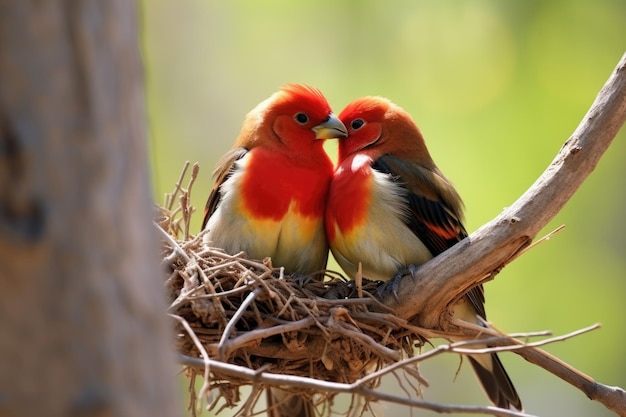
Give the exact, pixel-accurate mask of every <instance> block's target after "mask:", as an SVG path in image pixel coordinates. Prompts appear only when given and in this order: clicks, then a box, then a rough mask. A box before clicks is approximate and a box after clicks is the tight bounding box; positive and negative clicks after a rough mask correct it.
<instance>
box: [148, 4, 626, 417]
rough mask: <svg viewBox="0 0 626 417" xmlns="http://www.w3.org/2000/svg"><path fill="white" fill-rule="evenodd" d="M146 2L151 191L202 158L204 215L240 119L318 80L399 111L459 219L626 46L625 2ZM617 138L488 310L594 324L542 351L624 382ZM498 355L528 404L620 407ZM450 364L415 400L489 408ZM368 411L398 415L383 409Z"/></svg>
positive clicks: (505, 279)
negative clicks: (414, 127) (451, 188)
mask: <svg viewBox="0 0 626 417" xmlns="http://www.w3.org/2000/svg"><path fill="white" fill-rule="evenodd" d="M141 14H142V18H143V22H142V25H143V28H142V34H143V45H144V51H143V52H144V58H145V64H146V80H147V95H148V115H149V127H150V132H149V133H150V135H149V140H150V148H151V160H152V162H153V173H154V187H155V193H156V196H157V199H158V200H159V201H161V199H162V196H163V194H164V193H165V192H168V191H170V190H171V189H172V187H173V184H174V182H175V181H176V179H177V178H178V175H179V173H180V170H181V168H182V166H183V163H184V161H186V160H190V161H192V162H199V163H200V167H201V174H200V178H199V180H198V182H197V183H196V185H195V194H194V195H193V202H192V203H193V204H194V205H195V206H196V207H197V208H198V209H199V210H200V211H201V210H202V207H203V205H204V203H205V200H206V197H207V196H208V193H209V190H210V187H211V178H210V176H211V171H212V170H213V166H214V164H215V163H216V161H217V159H218V158H219V156H220V155H222V154H223V153H224V152H226V151H227V150H228V149H229V148H230V147H231V146H232V143H233V141H234V139H235V137H236V136H237V134H238V132H239V129H240V126H241V122H242V121H243V118H244V116H245V114H246V113H247V112H248V111H249V110H251V109H252V108H253V107H254V106H255V105H256V104H257V103H259V102H260V101H261V100H263V99H265V98H266V97H268V96H269V95H270V94H272V93H273V92H274V91H276V90H277V89H278V88H279V87H280V85H282V84H284V83H287V82H301V83H307V84H310V85H313V86H316V87H318V88H320V89H321V90H322V91H323V92H324V93H325V95H326V97H327V98H328V100H329V102H330V103H331V105H332V106H333V108H334V109H335V111H336V112H337V113H338V112H340V111H341V109H342V108H343V106H344V105H345V104H347V103H348V102H349V101H351V100H353V99H354V98H356V97H359V96H364V95H382V96H386V97H388V98H390V99H392V100H393V101H394V102H396V103H397V104H399V105H400V106H402V107H404V108H405V109H406V110H407V111H409V112H410V113H411V114H412V115H413V116H414V118H415V120H416V121H417V123H418V124H419V126H420V127H421V129H422V131H423V133H424V135H425V137H426V141H427V144H428V146H429V148H430V151H431V154H432V155H433V157H434V159H435V161H436V162H437V164H438V165H439V167H440V168H441V169H442V170H443V172H444V173H445V174H446V175H447V176H448V177H449V178H450V179H451V180H452V181H453V182H454V183H455V185H456V186H457V188H458V190H459V191H460V193H461V195H462V196H463V198H464V200H465V205H466V227H467V229H468V231H470V232H471V231H474V230H476V229H477V228H478V227H480V226H481V225H483V224H484V223H486V222H487V221H489V220H490V219H492V218H493V217H494V216H496V215H497V214H498V213H499V212H500V211H501V210H502V208H503V207H506V206H508V205H510V204H512V203H513V202H514V201H515V199H516V198H517V197H518V196H520V195H521V193H523V192H524V191H525V190H526V189H527V188H528V187H529V186H530V185H531V184H532V183H533V182H534V180H535V179H536V178H537V176H539V175H540V174H541V172H542V171H543V170H544V169H545V168H546V166H547V165H548V164H549V163H550V161H551V160H552V159H553V157H554V156H555V154H556V153H557V152H558V150H559V148H560V147H561V145H562V143H563V142H564V141H565V140H566V139H567V138H568V137H569V135H570V134H571V133H572V132H573V131H574V129H575V128H576V126H577V124H578V123H579V121H580V120H581V119H582V117H583V116H584V114H585V112H586V111H587V109H588V107H589V106H590V104H591V103H592V101H593V99H594V98H595V96H596V94H597V92H598V91H599V90H600V88H601V87H602V85H603V84H604V82H605V81H606V79H607V78H608V76H609V75H610V73H611V72H612V71H613V68H614V67H615V65H616V63H617V62H618V60H619V59H620V57H621V56H622V54H623V53H624V52H625V51H626V2H624V1H618V0H615V1H610V0H596V1H593V2H592V1H496V0H493V1H488V0H485V1H452V0H445V1H443V0H440V1H415V0H404V1H393V0H386V1H356V0H350V1H329V0H316V1H311V2H307V1H298V2H296V1H292V2H288V1H278V0H274V1H254V0H249V1H243V0H242V1H238V0H233V1H208V0H180V1H173V0H150V1H148V0H144V2H143V3H142V13H141ZM625 139H626V131H622V132H621V133H620V134H619V135H618V137H617V138H616V139H615V141H614V143H613V145H612V146H611V148H609V150H608V151H607V153H606V154H605V156H604V158H603V159H602V160H601V161H600V163H599V165H598V167H597V168H596V170H595V172H594V173H593V174H592V175H591V176H590V177H589V178H588V179H587V181H586V182H585V183H584V185H583V186H582V187H581V188H580V189H579V190H578V192H577V193H576V194H575V195H574V197H573V198H572V199H571V200H570V202H569V203H568V204H567V205H566V207H565V208H564V209H563V210H562V211H561V212H560V213H559V214H558V215H557V216H556V218H555V219H554V220H553V222H551V224H549V225H548V226H547V227H546V229H545V230H544V231H543V232H542V233H541V234H545V233H547V232H549V231H551V230H553V229H554V228H556V227H557V226H559V225H561V224H565V225H566V228H565V230H564V231H562V232H561V233H559V234H558V235H557V236H555V237H554V238H552V239H551V240H550V241H548V242H546V243H543V244H541V245H539V246H538V247H537V248H535V249H533V250H532V251H530V252H528V253H526V254H525V255H524V256H523V257H522V258H520V259H518V260H516V261H515V262H514V263H513V264H511V265H509V266H508V267H507V268H505V269H504V270H503V272H502V273H501V274H500V275H499V276H498V277H497V278H496V280H495V281H493V282H490V283H488V284H487V285H486V297H487V305H486V307H487V311H488V315H489V319H490V320H491V321H492V322H493V323H494V324H495V325H496V326H497V327H498V328H500V329H503V330H505V331H509V332H524V331H535V330H551V331H553V332H554V333H555V334H561V333H565V332H569V331H572V330H575V329H578V328H581V327H585V326H587V325H590V324H592V323H596V322H600V323H602V329H600V330H598V331H595V332H592V333H590V334H586V335H583V336H580V337H577V338H575V339H572V340H568V341H566V342H563V343H558V344H553V345H550V346H548V347H546V350H547V351H549V352H551V353H553V354H555V355H557V356H558V357H559V358H561V359H563V360H564V361H566V362H568V363H569V364H571V365H572V366H574V367H576V368H578V369H579V370H581V371H583V372H585V373H587V374H589V375H590V376H592V377H593V378H595V379H596V380H598V381H599V382H602V383H604V384H608V385H618V386H621V387H626V354H625V350H626V348H625V346H626V332H625V330H626V329H625V327H626V306H625V303H624V299H625V296H626V259H625V255H626V237H625V236H626V226H625V221H624V213H625V212H626V196H625V195H626V193H625V191H626V189H625V187H626V180H625V178H626V164H625V162H626V144H625ZM332 146H333V145H332V144H331V145H329V149H330V151H331V152H333V151H334V149H333V148H332ZM200 217H201V215H200V214H197V215H196V218H195V222H196V229H197V228H198V227H199V222H200V220H201V219H200ZM330 268H331V269H338V267H337V266H336V265H335V264H331V265H330ZM501 358H502V360H503V362H504V363H505V365H506V367H507V370H508V371H509V374H510V376H511V378H512V379H513V381H514V383H515V385H516V387H517V389H518V391H519V393H520V396H521V397H522V401H523V403H524V405H525V409H526V411H527V412H529V413H531V414H536V415H541V416H556V415H559V416H562V415H563V416H564V415H567V416H591V415H593V416H609V415H613V414H611V413H609V412H608V411H606V410H605V409H604V407H603V406H602V405H600V404H598V403H594V402H591V401H589V400H588V399H587V398H586V397H585V396H584V395H583V394H582V393H581V392H580V391H578V390H576V389H575V388H573V387H571V386H569V385H568V384H566V383H565V382H563V381H561V380H559V379H557V378H556V377H554V376H553V375H551V374H549V373H547V372H545V371H544V370H542V369H539V368H537V367H535V366H534V365H531V364H529V363H527V362H525V361H524V360H523V359H521V358H520V357H518V356H517V355H514V354H510V353H507V354H502V355H501ZM457 365H458V357H456V356H449V357H445V358H441V359H439V360H436V361H433V362H432V363H428V364H426V365H424V366H423V367H422V371H423V373H424V376H425V377H426V378H428V379H429V380H430V383H431V388H428V389H427V390H426V391H425V393H424V398H425V399H428V400H433V401H445V402H453V403H466V404H483V405H485V404H487V400H486V397H485V396H484V394H483V393H482V392H481V391H480V389H479V388H478V384H477V383H476V382H475V380H474V378H473V376H472V373H471V370H470V369H469V368H470V367H469V366H468V365H467V364H464V365H463V367H462V370H461V372H460V374H459V376H458V377H457V378H456V380H455V371H456V367H457ZM386 388H387V389H388V390H390V391H392V392H397V393H398V394H400V395H402V393H401V392H399V391H397V390H395V389H394V387H393V386H392V385H389V386H387V387H386ZM378 410H379V411H383V412H384V414H385V415H394V414H395V415H409V410H408V409H406V408H404V407H396V406H391V405H389V404H383V405H381V406H379V408H378ZM379 415H380V414H379ZM414 415H420V416H421V415H434V414H433V413H428V412H424V411H421V410H416V411H415V412H414Z"/></svg>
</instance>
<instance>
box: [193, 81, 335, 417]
mask: <svg viewBox="0 0 626 417" xmlns="http://www.w3.org/2000/svg"><path fill="white" fill-rule="evenodd" d="M345 136H347V131H346V127H345V126H344V125H343V123H341V121H340V120H339V119H338V118H337V116H335V115H334V114H333V112H332V110H331V108H330V105H329V104H328V102H327V101H326V98H325V97H324V96H323V95H322V93H321V92H320V91H319V90H317V89H315V88H312V87H308V86H304V85H300V84H288V85H285V86H283V87H282V88H281V89H280V90H279V91H278V92H277V93H275V94H273V95H272V96H271V97H270V98H268V99H267V100H265V101H263V102H261V103H260V104H259V105H258V106H257V107H256V108H254V109H253V110H252V111H251V112H250V113H248V115H247V117H246V119H245V121H244V123H243V127H242V129H241V132H240V134H239V137H238V138H237V140H236V142H235V145H234V147H233V148H232V149H231V150H230V151H229V152H227V153H226V154H225V155H224V156H223V157H222V158H221V160H220V161H219V162H218V165H217V168H216V169H215V171H214V173H213V175H214V177H215V185H214V186H213V190H212V192H211V195H210V196H209V199H208V201H207V204H206V209H205V212H204V221H203V222H202V230H205V229H208V231H207V233H206V235H205V237H204V241H205V242H207V243H209V244H211V245H213V246H216V247H220V248H222V249H224V250H225V251H226V252H227V253H230V254H235V253H238V252H240V251H243V252H245V253H246V254H247V255H248V256H249V257H251V258H254V259H263V258H265V257H271V258H272V263H273V265H275V266H283V267H285V270H286V271H287V272H288V273H297V274H303V275H308V274H313V273H315V272H320V271H322V270H324V268H325V267H326V261H327V259H328V243H327V239H326V235H325V233H324V208H325V204H326V198H327V196H328V188H329V186H330V182H331V179H332V175H333V163H332V161H331V160H330V158H329V157H328V155H327V154H326V152H325V151H324V148H323V139H331V138H341V137H345ZM272 392H273V393H274V394H273V395H269V396H268V399H269V402H270V405H273V404H277V406H276V407H275V408H273V409H272V411H271V412H272V413H277V414H276V415H278V416H282V417H298V416H303V417H304V416H307V417H308V416H313V410H312V404H311V403H310V402H309V401H306V400H305V399H303V398H301V397H297V396H289V395H288V393H286V392H283V391H280V390H272Z"/></svg>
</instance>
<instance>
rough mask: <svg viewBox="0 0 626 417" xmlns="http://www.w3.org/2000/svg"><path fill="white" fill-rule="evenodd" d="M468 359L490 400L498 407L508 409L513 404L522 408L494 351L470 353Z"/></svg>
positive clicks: (519, 408)
mask: <svg viewBox="0 0 626 417" xmlns="http://www.w3.org/2000/svg"><path fill="white" fill-rule="evenodd" d="M469 360H470V363H471V364H472V367H473V368H474V372H475V373H476V376H477V377H478V380H479V381H480V384H481V385H482V386H483V389H484V390H485V392H486V393H487V396H488V397H489V399H490V400H491V402H493V403H494V404H495V405H496V406H498V407H500V408H506V409H509V408H511V406H513V407H515V408H516V409H518V410H520V411H522V410H523V408H522V401H521V400H520V398H519V395H518V394H517V391H516V390H515V387H514V386H513V383H512V382H511V378H509V375H508V374H507V373H506V371H505V370H504V366H502V362H500V358H498V355H496V354H495V353H490V354H489V353H484V354H477V355H470V356H469Z"/></svg>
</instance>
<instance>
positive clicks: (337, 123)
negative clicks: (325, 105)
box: [311, 113, 348, 139]
mask: <svg viewBox="0 0 626 417" xmlns="http://www.w3.org/2000/svg"><path fill="white" fill-rule="evenodd" d="M311 130H313V132H315V139H333V138H345V137H347V136H348V129H346V126H345V125H344V124H343V123H341V120H339V118H338V117H337V116H335V114H334V113H330V114H329V115H328V118H327V119H326V120H325V121H324V122H322V123H320V124H319V125H317V126H315V127H314V128H312V129H311Z"/></svg>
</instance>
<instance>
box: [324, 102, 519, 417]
mask: <svg viewBox="0 0 626 417" xmlns="http://www.w3.org/2000/svg"><path fill="white" fill-rule="evenodd" d="M339 118H340V119H341V121H342V122H343V123H344V124H345V125H346V127H347V128H348V138H347V139H343V140H342V141H341V142H340V143H339V163H338V166H337V169H336V171H335V174H334V177H333V181H332V184H331V187H330V194H329V199H328V204H327V207H326V216H325V218H326V234H327V236H328V239H329V243H330V248H331V251H332V253H333V255H334V257H335V259H336V260H337V262H338V263H339V265H340V266H341V267H342V268H343V270H344V271H345V272H346V273H347V274H348V275H350V276H351V277H352V278H354V277H355V275H356V273H357V268H358V264H359V263H361V265H362V268H363V269H362V271H363V277H365V278H369V279H372V280H382V281H388V280H390V279H391V278H393V277H394V276H396V275H397V274H399V273H401V272H403V271H405V270H406V269H407V268H410V267H415V266H419V265H421V264H423V263H424V262H426V261H428V260H429V259H431V258H433V257H434V256H436V255H438V254H440V253H442V252H444V251H445V250H446V249H448V248H450V247H451V246H452V245H454V244H456V243H457V242H459V241H461V240H462V239H464V238H465V237H467V232H466V231H465V228H464V227H463V224H462V216H463V203H462V201H461V197H460V196H459V194H458V193H457V191H456V190H455V188H454V187H453V185H452V184H451V183H450V181H448V179H447V178H446V177H445V176H444V175H443V174H442V173H441V171H440V170H439V168H437V166H436V165H435V163H434V162H433V160H432V158H431V157H430V154H429V153H428V149H427V148H426V144H425V142H424V139H423V137H422V134H421V132H420V130H419V129H418V127H417V126H416V124H415V122H414V121H413V119H412V118H411V116H410V115H409V114H408V113H407V112H406V111H404V110H403V109H402V108H400V107H399V106H397V105H395V104H393V103H392V102H391V101H389V100H387V99H384V98H381V97H364V98H360V99H357V100H355V101H353V102H352V103H350V104H348V105H347V106H346V108H345V109H344V110H343V111H342V112H341V114H340V115H339ZM477 316H480V317H482V318H483V319H486V315H485V308H484V294H483V288H482V286H477V287H475V288H473V289H472V290H470V291H469V292H468V293H467V295H466V296H465V302H462V303H459V304H458V305H456V306H454V317H456V318H460V319H462V320H465V321H468V322H471V323H475V324H481V321H480V320H479V319H478V318H477ZM469 359H470V362H471V364H472V366H473V368H474V371H475V372H476V375H477V376H478V379H479V380H480V382H481V384H482V386H483V388H484V389H485V391H486V393H487V395H488V396H489V398H490V399H491V401H492V402H493V403H494V404H495V405H497V406H498V407H502V408H509V407H510V406H513V407H515V408H517V409H518V410H521V409H522V404H521V401H520V399H519V396H518V395H517V392H516V391H515V388H514V387H513V384H512V383H511V380H510V379H509V377H508V375H507V373H506V371H505V370H504V367H503V366H502V363H501V362H500V359H499V358H498V356H497V355H496V354H480V355H471V356H470V357H469Z"/></svg>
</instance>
